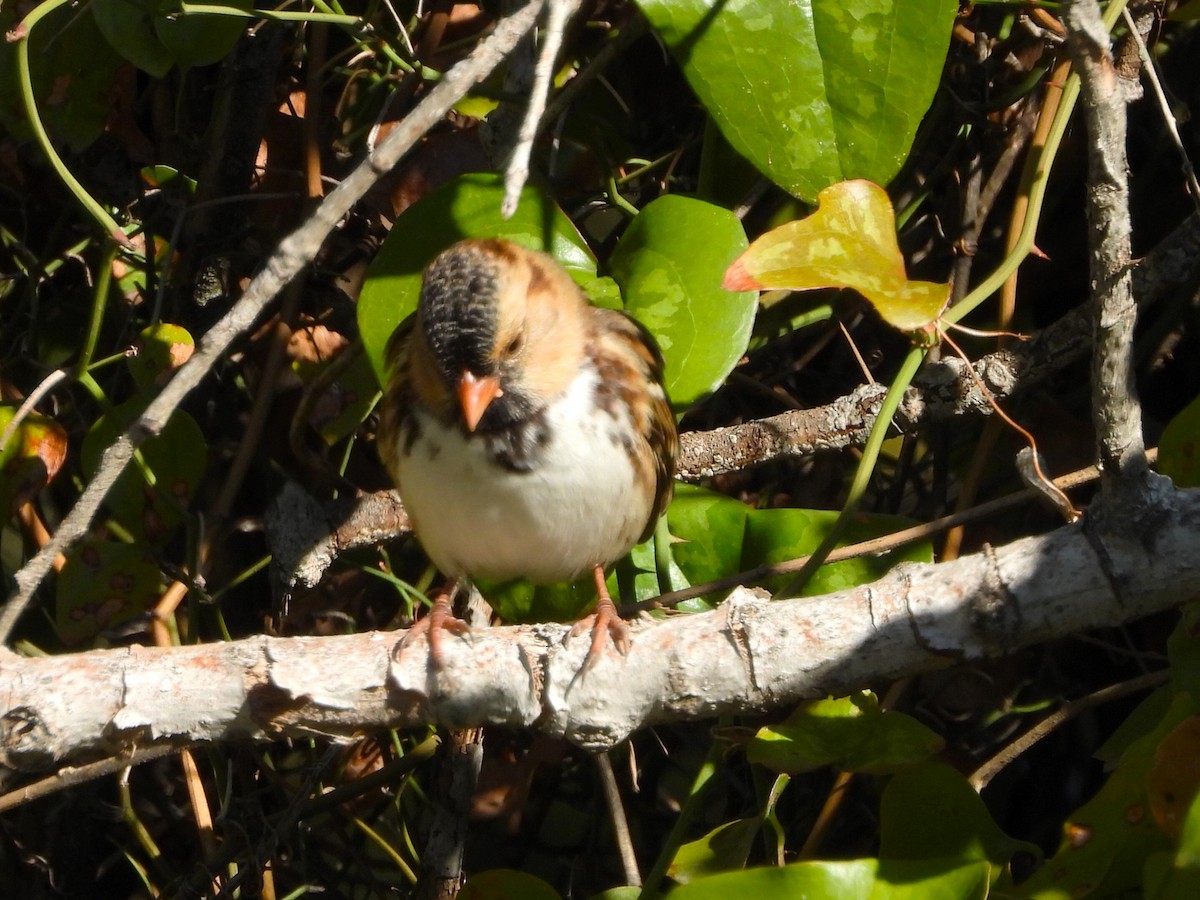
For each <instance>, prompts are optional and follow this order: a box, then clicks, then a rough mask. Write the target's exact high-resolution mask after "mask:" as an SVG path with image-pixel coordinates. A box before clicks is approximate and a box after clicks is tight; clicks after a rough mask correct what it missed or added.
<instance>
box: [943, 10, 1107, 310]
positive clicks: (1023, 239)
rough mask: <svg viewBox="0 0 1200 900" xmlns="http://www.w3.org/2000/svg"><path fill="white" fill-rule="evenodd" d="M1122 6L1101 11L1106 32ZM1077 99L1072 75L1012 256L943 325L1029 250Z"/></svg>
mask: <svg viewBox="0 0 1200 900" xmlns="http://www.w3.org/2000/svg"><path fill="white" fill-rule="evenodd" d="M1125 5H1126V0H1113V2H1112V3H1110V4H1109V6H1108V8H1107V9H1105V10H1104V25H1105V27H1106V28H1108V29H1109V30H1110V31H1111V30H1112V28H1113V25H1115V24H1116V22H1117V20H1118V19H1120V18H1121V12H1122V10H1124V9H1125ZM1078 99H1079V76H1078V75H1076V74H1075V73H1072V74H1071V75H1070V76H1069V77H1068V78H1067V82H1066V84H1064V85H1063V89H1062V99H1061V100H1060V101H1059V105H1058V112H1057V114H1055V116H1054V121H1053V122H1052V123H1051V125H1050V132H1049V134H1047V135H1046V144H1045V146H1044V147H1042V152H1041V155H1040V157H1039V158H1038V164H1037V168H1036V169H1034V172H1033V179H1032V181H1031V182H1030V184H1029V208H1028V210H1027V211H1026V213H1025V221H1024V222H1023V223H1022V224H1021V231H1020V233H1019V234H1018V235H1017V240H1016V243H1015V244H1014V246H1013V249H1012V252H1011V253H1009V254H1008V256H1006V257H1005V258H1004V261H1003V262H1001V263H1000V265H999V266H998V267H997V268H996V270H995V271H994V272H992V274H991V275H989V276H988V277H987V278H985V279H984V280H983V281H982V282H980V283H979V284H978V285H976V286H975V289H974V290H972V291H971V292H970V293H969V294H967V295H966V296H965V297H963V298H962V300H960V301H959V302H958V303H956V304H954V306H952V307H951V308H950V309H948V310H946V311H945V312H944V313H942V322H943V323H945V324H947V325H953V324H954V323H955V322H960V321H962V319H963V318H964V317H966V316H967V315H968V314H970V313H971V312H972V311H974V309H975V307H977V306H979V304H980V303H982V302H983V301H984V300H986V299H987V298H988V297H990V296H992V294H994V293H996V291H998V290H1000V286H1001V285H1003V284H1004V282H1005V281H1006V280H1007V279H1008V276H1009V275H1011V274H1012V273H1013V272H1015V271H1016V270H1017V267H1018V266H1020V265H1021V263H1023V262H1024V261H1025V257H1026V256H1028V255H1029V253H1030V251H1031V250H1033V241H1034V238H1035V237H1036V236H1037V226H1038V221H1039V219H1040V218H1041V212H1042V203H1043V202H1044V201H1045V199H1046V186H1047V184H1048V182H1049V180H1050V166H1051V165H1052V164H1053V163H1054V157H1055V156H1056V155H1057V154H1058V148H1059V146H1060V145H1061V144H1062V139H1063V136H1064V135H1065V134H1066V133H1067V125H1068V124H1069V123H1070V120H1071V113H1072V112H1074V110H1075V102H1076V101H1077V100H1078Z"/></svg>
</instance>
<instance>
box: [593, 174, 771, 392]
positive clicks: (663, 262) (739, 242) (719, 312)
mask: <svg viewBox="0 0 1200 900" xmlns="http://www.w3.org/2000/svg"><path fill="white" fill-rule="evenodd" d="M745 247H746V234H745V232H744V231H743V230H742V225H741V223H740V222H739V221H738V219H737V217H736V216H735V215H733V213H731V212H729V211H728V210H726V209H722V208H720V207H719V206H713V205H712V204H711V203H705V202H703V201H702V200H694V199H691V198H688V197H677V196H671V195H668V196H666V197H660V198H659V199H657V200H655V201H654V202H653V203H650V204H649V205H648V206H646V208H645V209H643V210H642V211H641V213H639V214H638V216H637V217H636V218H635V219H634V220H633V221H632V222H631V223H630V224H629V227H628V228H627V229H626V231H625V234H623V235H622V236H621V240H620V242H619V243H618V244H617V249H616V250H615V251H614V252H613V255H612V261H611V262H612V274H613V278H615V279H616V282H617V284H619V285H620V286H621V295H622V296H623V297H624V300H625V309H626V310H627V311H628V312H629V313H631V314H632V315H633V316H634V317H635V318H637V320H638V321H639V322H641V323H642V324H643V325H645V326H646V327H647V328H648V329H650V331H651V333H653V335H654V337H655V338H656V339H657V341H658V345H659V347H660V348H661V349H662V352H663V357H664V358H665V359H666V362H667V367H666V381H667V393H668V394H669V395H670V397H671V402H672V403H673V404H674V406H675V409H676V411H677V412H682V411H683V410H685V409H687V408H689V407H690V406H692V405H693V404H695V402H696V401H697V400H699V399H700V398H702V397H705V396H707V395H708V394H710V393H712V392H713V391H714V390H716V389H717V388H718V387H719V386H720V385H721V384H722V383H723V382H724V381H725V378H726V377H727V376H728V375H729V373H730V372H731V371H732V370H733V367H734V366H735V365H736V364H737V361H738V360H739V359H741V357H742V354H743V353H744V352H745V351H746V345H747V344H748V343H749V341H750V330H751V328H753V326H754V313H755V308H756V304H755V298H754V295H753V294H750V293H747V292H744V291H742V292H732V291H729V290H725V289H724V288H722V287H721V277H722V274H723V273H724V271H725V268H726V266H728V265H729V264H730V263H731V262H732V261H733V260H734V259H735V258H736V257H737V255H738V254H739V253H740V252H742V250H744V249H745Z"/></svg>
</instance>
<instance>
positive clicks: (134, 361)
mask: <svg viewBox="0 0 1200 900" xmlns="http://www.w3.org/2000/svg"><path fill="white" fill-rule="evenodd" d="M195 350H196V341H195V339H194V338H193V337H192V336H191V334H190V333H189V332H188V330H187V329H186V328H183V327H182V326H179V325H171V324H168V323H166V322H160V323H159V324H157V325H149V326H147V327H146V328H143V329H142V332H141V334H139V335H138V339H137V342H136V343H135V344H134V351H135V352H134V355H133V356H132V357H130V359H129V373H130V374H131V375H132V376H133V380H134V382H135V383H136V384H137V386H138V389H139V390H141V391H142V392H143V393H145V394H148V395H151V396H153V395H154V394H156V393H158V391H159V390H160V389H161V388H162V386H163V385H164V384H166V383H167V382H168V381H170V379H171V376H172V375H173V374H174V373H175V370H176V369H178V368H179V367H180V366H182V365H183V364H184V363H185V362H187V361H188V360H189V359H191V357H192V353H193V352H195Z"/></svg>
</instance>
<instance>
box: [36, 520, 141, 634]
mask: <svg viewBox="0 0 1200 900" xmlns="http://www.w3.org/2000/svg"><path fill="white" fill-rule="evenodd" d="M161 587H162V575H161V574H160V572H159V570H158V565H157V563H155V561H154V555H153V554H152V553H151V552H150V551H149V549H148V548H147V547H146V546H145V545H144V544H114V543H111V542H108V541H95V540H85V541H83V542H81V543H80V544H79V545H77V546H76V547H74V548H73V549H72V550H71V552H70V554H69V555H68V556H67V562H66V565H64V566H63V569H62V572H60V573H59V576H58V582H57V586H56V595H55V597H56V599H55V605H54V624H55V628H56V629H57V631H58V636H59V637H60V638H61V639H62V640H63V642H64V643H66V644H79V643H82V642H84V641H90V640H91V639H92V638H94V637H95V636H96V635H97V634H98V633H99V632H100V631H102V630H104V629H108V628H114V627H116V626H117V625H120V624H121V623H122V622H128V621H129V620H130V619H134V618H137V617H138V616H140V615H143V614H144V613H145V612H146V610H147V609H150V608H151V607H152V606H154V604H155V603H156V602H157V601H158V597H159V594H160V593H161Z"/></svg>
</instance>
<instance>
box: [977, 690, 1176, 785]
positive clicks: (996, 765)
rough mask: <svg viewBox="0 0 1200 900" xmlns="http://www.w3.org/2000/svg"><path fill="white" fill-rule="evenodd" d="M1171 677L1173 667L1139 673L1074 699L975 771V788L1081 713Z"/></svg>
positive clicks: (986, 782) (989, 779) (985, 783)
mask: <svg viewBox="0 0 1200 900" xmlns="http://www.w3.org/2000/svg"><path fill="white" fill-rule="evenodd" d="M1170 677H1171V671H1170V669H1160V670H1159V671H1157V672H1148V673H1146V674H1145V675H1139V676H1138V677H1137V678H1131V679H1130V680H1129V681H1122V682H1121V683H1120V684H1110V685H1109V686H1108V687H1106V688H1101V689H1100V690H1098V691H1096V692H1095V693H1094V694H1088V695H1087V696H1086V697H1080V698H1079V699H1078V700H1072V701H1071V702H1070V703H1066V704H1064V705H1063V706H1061V707H1059V708H1058V709H1057V710H1056V711H1055V712H1053V713H1051V714H1050V715H1048V716H1047V717H1046V718H1044V719H1042V721H1040V722H1038V723H1037V724H1036V725H1034V726H1033V727H1032V728H1030V729H1029V730H1028V731H1027V732H1025V733H1024V734H1023V735H1021V736H1020V737H1019V738H1017V739H1016V740H1015V741H1013V742H1012V743H1010V744H1008V745H1007V746H1005V747H1004V749H1002V750H1001V751H1000V752H999V753H997V754H996V755H995V756H993V757H992V758H991V759H989V760H988V761H987V762H985V763H984V764H983V765H982V766H980V767H979V768H978V769H976V770H975V771H974V772H972V773H971V777H970V778H969V779H968V780H969V781H970V782H971V787H973V788H975V790H976V791H982V790H983V789H984V788H985V787H987V786H988V783H989V782H990V781H991V780H992V779H993V778H995V777H996V776H997V775H999V774H1000V773H1001V772H1002V771H1003V770H1004V768H1005V766H1007V765H1008V764H1009V763H1011V762H1014V761H1015V760H1016V759H1017V757H1019V756H1020V755H1021V754H1022V753H1024V752H1025V751H1026V750H1028V749H1029V748H1030V747H1032V746H1033V745H1034V744H1036V743H1037V742H1038V741H1040V740H1041V739H1042V738H1044V737H1046V736H1048V735H1049V734H1051V733H1052V732H1053V731H1054V729H1056V728H1058V727H1059V726H1060V725H1063V724H1065V723H1066V722H1069V721H1070V720H1071V719H1073V718H1075V717H1076V716H1077V715H1079V714H1080V713H1083V712H1087V711H1088V710H1089V709H1091V708H1092V707H1094V706H1099V705H1100V704H1102V703H1108V702H1109V701H1112V700H1119V699H1121V698H1122V697H1128V696H1129V695H1130V694H1137V693H1140V692H1141V691H1148V690H1150V689H1151V688H1154V687H1158V686H1159V685H1160V684H1166V682H1167V681H1168V680H1169V679H1170Z"/></svg>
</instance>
